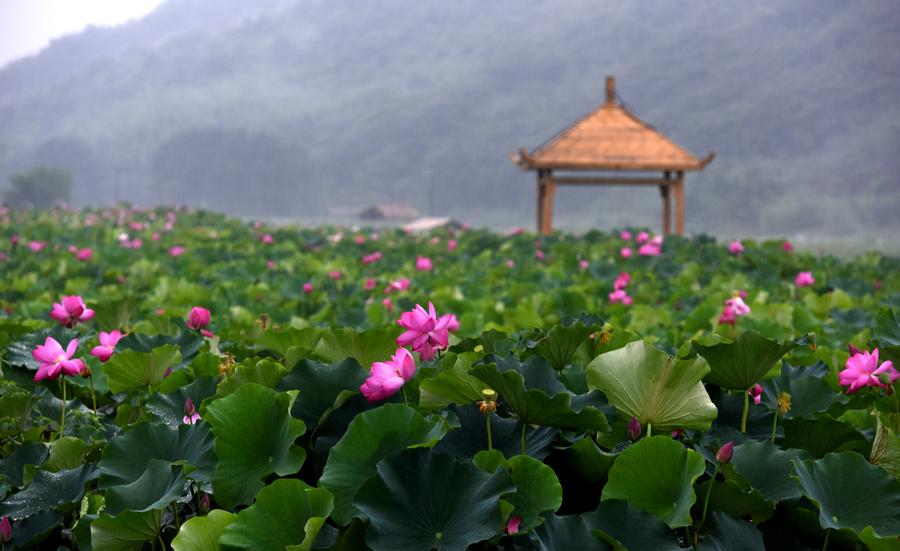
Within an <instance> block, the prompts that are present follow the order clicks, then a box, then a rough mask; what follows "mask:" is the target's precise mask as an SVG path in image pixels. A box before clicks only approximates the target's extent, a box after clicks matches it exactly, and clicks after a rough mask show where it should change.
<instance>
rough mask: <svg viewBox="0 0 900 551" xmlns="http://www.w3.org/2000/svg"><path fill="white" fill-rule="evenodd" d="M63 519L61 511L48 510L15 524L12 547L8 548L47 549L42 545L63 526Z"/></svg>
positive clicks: (8, 546) (11, 541)
mask: <svg viewBox="0 0 900 551" xmlns="http://www.w3.org/2000/svg"><path fill="white" fill-rule="evenodd" d="M82 518H84V517H82ZM62 519H63V516H62V515H61V514H60V513H59V511H54V510H48V511H41V512H40V513H35V514H33V515H29V516H28V517H27V518H24V519H22V520H20V521H17V522H14V523H13V527H12V540H10V542H9V543H10V545H7V548H8V549H43V548H45V547H46V545H45V546H44V547H41V544H42V543H44V542H45V541H46V540H47V539H48V537H49V536H50V534H51V533H52V531H54V530H55V529H56V527H57V526H59V525H60V524H61V522H62ZM10 520H12V519H10Z"/></svg>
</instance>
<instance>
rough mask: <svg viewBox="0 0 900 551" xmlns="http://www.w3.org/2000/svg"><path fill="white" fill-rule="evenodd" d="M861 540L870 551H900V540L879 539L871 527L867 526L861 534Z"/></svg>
mask: <svg viewBox="0 0 900 551" xmlns="http://www.w3.org/2000/svg"><path fill="white" fill-rule="evenodd" d="M859 540H860V541H861V542H863V543H864V544H866V549H868V551H898V550H900V538H879V537H878V536H877V535H875V530H873V529H872V527H871V526H867V527H866V528H865V529H864V530H863V531H862V532H860V533H859Z"/></svg>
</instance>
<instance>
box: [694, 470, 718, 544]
mask: <svg viewBox="0 0 900 551" xmlns="http://www.w3.org/2000/svg"><path fill="white" fill-rule="evenodd" d="M717 474H719V464H718V463H716V468H715V470H714V471H713V475H712V479H710V484H709V489H708V490H706V498H705V499H704V500H703V516H702V517H700V526H698V527H697V532H699V531H700V528H701V527H702V526H703V523H704V522H706V509H707V508H708V507H709V496H710V495H711V494H712V489H713V485H715V483H716V475H717Z"/></svg>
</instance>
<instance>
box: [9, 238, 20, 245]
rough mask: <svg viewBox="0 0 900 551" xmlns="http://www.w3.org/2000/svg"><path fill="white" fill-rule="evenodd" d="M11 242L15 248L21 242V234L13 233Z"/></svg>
mask: <svg viewBox="0 0 900 551" xmlns="http://www.w3.org/2000/svg"><path fill="white" fill-rule="evenodd" d="M9 244H10V245H12V246H13V248H15V247H16V246H17V245H18V244H19V236H18V235H13V236H12V237H10V238H9Z"/></svg>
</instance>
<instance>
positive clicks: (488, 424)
mask: <svg viewBox="0 0 900 551" xmlns="http://www.w3.org/2000/svg"><path fill="white" fill-rule="evenodd" d="M484 418H485V419H486V420H487V440H488V450H492V449H494V448H493V445H492V443H491V414H490V413H488V414H487V415H485V416H484Z"/></svg>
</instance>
